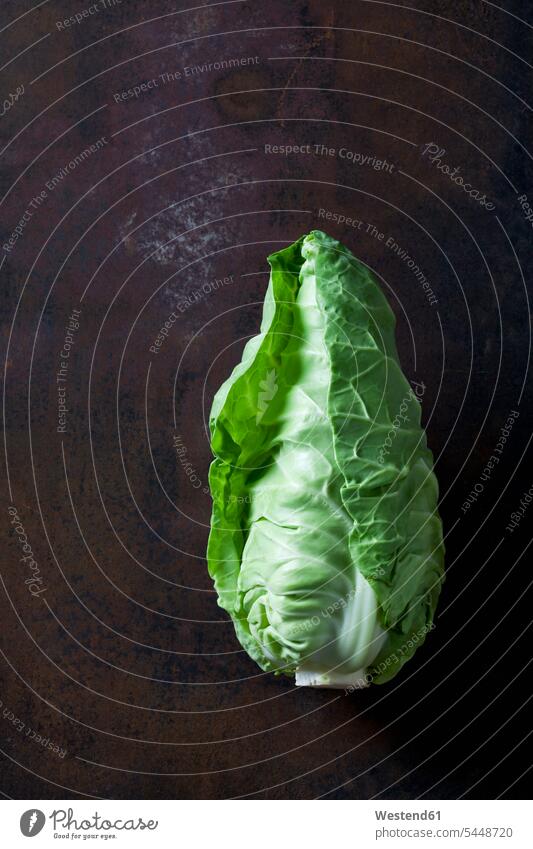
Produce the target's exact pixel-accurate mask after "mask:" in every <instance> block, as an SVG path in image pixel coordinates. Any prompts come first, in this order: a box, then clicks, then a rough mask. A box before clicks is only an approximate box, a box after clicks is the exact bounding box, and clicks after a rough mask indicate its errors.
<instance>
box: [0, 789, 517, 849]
mask: <svg viewBox="0 0 533 849" xmlns="http://www.w3.org/2000/svg"><path fill="white" fill-rule="evenodd" d="M530 816H531V813H530V805H529V803H528V802H521V801H496V802H495V801H451V800H444V801H427V802H411V801H392V802H368V801H356V800H354V801H339V802H335V803H334V804H328V802H327V801H323V802H319V801H301V802H296V801H257V800H253V801H252V800H250V801H244V800H243V801H227V802H226V801H222V800H219V801H197V800H191V801H189V800H163V801H162V800H157V801H150V800H120V799H119V800H116V801H87V800H83V801H43V802H35V801H4V802H3V808H2V844H3V845H4V846H6V847H9V849H11V847H14V846H28V841H29V840H30V839H32V838H35V844H32V845H34V846H35V849H38V847H47V846H56V847H57V846H61V845H63V844H64V843H65V842H66V841H70V843H69V844H68V845H69V846H70V845H72V843H77V844H79V845H82V844H83V845H85V846H87V845H92V846H94V845H96V846H102V845H103V844H107V845H111V846H119V845H120V846H122V847H127V846H132V847H136V846H154V847H157V849H166V847H172V849H176V847H180V846H184V847H187V849H188V847H191V846H193V847H196V846H199V847H204V846H206V847H209V849H213V847H217V846H219V845H220V846H224V847H225V846H231V847H232V849H275V848H276V847H278V846H282V847H294V849H301V847H304V849H329V847H331V846H332V844H333V841H335V843H336V844H337V846H341V845H342V846H343V847H346V849H367V847H369V846H376V847H380V846H382V847H391V849H392V847H395V848H396V847H397V849H401V847H411V848H412V847H417V846H422V845H424V846H426V847H431V846H434V847H435V849H437V847H442V849H445V847H450V849H452V846H453V847H457V846H461V847H462V846H464V847H484V846H493V847H501V849H507V847H509V849H531V847H532V846H533V830H532V827H531V819H530Z"/></svg>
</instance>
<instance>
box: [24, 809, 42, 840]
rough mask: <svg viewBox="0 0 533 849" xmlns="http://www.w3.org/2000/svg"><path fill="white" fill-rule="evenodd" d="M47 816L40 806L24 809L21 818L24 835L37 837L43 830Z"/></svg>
mask: <svg viewBox="0 0 533 849" xmlns="http://www.w3.org/2000/svg"><path fill="white" fill-rule="evenodd" d="M45 822H46V817H45V815H44V814H43V812H42V811H39V810H38V808H30V810H29V811H24V813H23V814H22V816H21V818H20V830H21V832H22V833H23V835H24V837H35V835H36V834H39V832H40V831H41V830H42V828H43V826H44V824H45Z"/></svg>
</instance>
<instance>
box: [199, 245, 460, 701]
mask: <svg viewBox="0 0 533 849" xmlns="http://www.w3.org/2000/svg"><path fill="white" fill-rule="evenodd" d="M268 260H269V263H270V267H271V275H270V282H269V286H268V289H267V292H266V296H265V303H264V309H263V319H262V323H261V328H260V333H259V334H258V335H257V336H255V337H254V338H253V339H251V340H250V341H249V342H248V343H247V345H246V347H245V349H244V352H243V355H242V360H241V362H240V364H239V365H238V366H237V367H236V368H235V369H234V370H233V373H232V374H231V376H230V377H229V379H228V380H226V382H225V383H224V384H223V385H222V386H221V387H220V389H219V390H218V392H217V394H216V395H215V398H214V401H213V406H212V410H211V416H210V432H211V446H212V451H213V454H214V457H215V459H214V461H213V463H212V465H211V468H210V473H209V483H210V489H211V494H212V498H213V514H212V521H211V532H210V536H209V543H208V552H207V555H208V557H207V559H208V568H209V572H210V575H211V576H212V578H213V580H214V584H215V589H216V591H217V594H218V600H219V604H220V606H221V607H222V608H224V610H226V611H227V612H228V613H229V615H230V616H231V618H232V620H233V623H234V626H235V631H236V634H237V637H238V639H239V641H240V643H241V645H242V646H243V647H244V649H245V650H246V651H247V652H248V654H249V655H250V656H251V657H252V658H253V659H254V660H255V661H256V662H257V663H258V664H259V666H260V667H261V668H262V669H263V670H265V671H273V672H275V673H278V674H280V673H285V674H287V675H291V676H292V675H294V676H295V679H296V684H298V685H308V686H316V687H337V688H340V687H342V688H350V687H351V688H356V687H361V686H365V685H366V684H368V683H369V682H371V681H372V682H375V683H383V682H385V681H388V680H389V679H391V678H392V677H393V676H394V675H395V674H396V673H397V672H398V671H399V669H400V668H401V666H402V665H403V663H404V662H405V661H406V660H408V659H409V658H410V657H412V655H413V654H414V652H415V650H416V648H417V647H419V646H420V645H421V644H422V643H423V642H424V639H425V636H426V634H427V632H428V631H429V630H430V629H431V628H432V627H433V624H432V623H433V616H434V612H435V608H436V605H437V600H438V596H439V592H440V587H441V583H442V580H443V574H444V563H443V561H444V548H443V542H442V525H441V521H440V518H439V515H438V512H437V501H438V487H437V481H436V478H435V475H434V473H433V457H432V454H431V451H430V450H429V449H428V447H427V443H426V436H425V432H424V430H423V429H422V427H421V424H420V414H421V407H420V402H419V400H418V397H417V392H416V391H415V390H414V388H413V386H411V385H410V383H409V382H408V381H407V379H406V378H405V376H404V375H403V373H402V370H401V367H400V365H399V360H398V354H397V351H396V343H395V337H394V329H395V320H394V314H393V312H392V310H391V309H390V307H389V305H388V303H387V301H386V299H385V297H384V295H383V293H382V292H381V289H380V287H379V285H378V283H377V282H376V280H375V279H374V277H373V276H372V274H371V273H370V272H369V270H368V269H367V268H366V266H364V265H363V264H362V263H361V262H359V261H358V260H357V259H356V258H355V257H354V256H353V255H352V254H351V253H350V251H349V250H347V248H345V247H343V246H342V245H341V244H340V243H339V242H337V241H335V240H334V239H332V238H330V237H329V236H327V235H326V234H325V233H322V232H321V231H317V230H315V231H313V232H311V233H310V234H309V235H307V236H305V237H302V238H301V239H299V240H298V241H297V242H295V243H294V244H293V245H290V246H289V247H287V248H285V249H284V250H281V251H279V252H277V253H274V254H272V255H271V256H270V257H269V258H268ZM417 386H418V385H417Z"/></svg>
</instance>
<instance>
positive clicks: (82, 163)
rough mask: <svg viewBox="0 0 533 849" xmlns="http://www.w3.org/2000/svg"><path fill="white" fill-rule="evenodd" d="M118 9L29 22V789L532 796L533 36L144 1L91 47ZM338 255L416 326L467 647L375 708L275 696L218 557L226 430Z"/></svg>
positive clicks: (11, 477) (20, 486)
mask: <svg viewBox="0 0 533 849" xmlns="http://www.w3.org/2000/svg"><path fill="white" fill-rule="evenodd" d="M89 5H90V4H88V3H87V4H86V5H85V6H84V5H83V3H79V4H78V3H66V2H63V3H61V2H56V0H48V2H44V3H41V4H40V6H39V7H36V8H35V9H34V10H32V11H30V9H31V4H30V3H28V2H27V0H23V1H22V2H19V0H17V2H14V0H6V2H4V3H2V9H1V13H0V14H1V18H2V26H4V25H5V26H6V27H7V28H6V29H4V30H3V31H2V32H1V33H0V38H1V39H2V44H3V47H4V49H3V56H4V57H5V59H4V61H6V62H7V61H10V64H9V65H8V66H7V67H6V68H5V71H4V72H3V77H2V98H7V101H6V103H5V104H4V107H3V110H2V111H3V114H2V117H1V118H0V122H1V123H0V126H1V130H2V142H3V144H2V148H3V153H2V156H1V158H0V168H1V187H0V188H1V189H2V198H3V201H2V217H1V227H2V233H1V240H2V251H1V259H2V263H3V264H2V268H1V274H2V277H3V286H4V290H5V291H6V295H7V298H6V301H5V309H4V311H3V325H2V332H3V341H4V346H5V347H4V350H5V352H6V371H5V409H6V430H5V433H6V458H7V463H8V466H7V471H8V476H6V484H5V487H4V489H3V502H4V527H5V531H6V536H5V544H4V545H5V547H4V552H5V554H4V557H3V558H2V569H1V574H2V580H3V583H4V586H3V591H2V602H1V605H2V613H1V622H2V629H1V630H2V635H1V642H2V645H1V648H2V652H3V657H2V658H0V663H1V671H2V684H1V687H2V690H1V693H0V699H1V702H2V707H1V711H2V716H0V723H1V724H0V731H1V737H2V741H3V742H2V752H3V754H2V756H1V757H2V790H3V792H4V793H5V794H7V795H8V796H11V797H14V798H35V799H38V798H54V797H56V798H57V797H60V798H61V797H70V796H72V797H73V798H76V797H85V796H97V797H103V798H143V797H144V798H228V797H235V796H240V795H252V796H254V795H255V797H256V798H293V797H294V798H312V797H315V796H320V795H322V794H329V795H328V796H327V798H338V799H341V798H369V797H373V796H375V795H376V794H378V795H380V797H382V798H414V797H418V796H420V795H425V796H426V797H427V798H456V797H458V796H460V795H462V794H465V795H466V796H467V797H472V798H483V797H489V798H492V797H495V796H497V795H499V794H504V795H507V796H510V797H520V796H522V795H524V793H525V778H524V777H523V773H524V770H525V769H526V768H527V766H528V764H529V759H528V753H527V746H525V745H523V744H522V741H523V739H524V735H525V733H526V731H527V727H528V725H529V722H528V717H527V707H524V704H525V700H526V699H527V697H528V691H529V686H528V685H529V681H530V675H529V673H528V671H527V668H526V667H525V664H526V662H527V657H528V655H529V652H528V651H527V648H528V646H527V644H526V642H525V639H527V635H526V638H524V636H521V634H522V633H523V630H524V628H525V627H526V625H527V623H528V622H529V620H530V605H528V604H527V602H526V598H525V596H524V595H523V593H524V590H525V588H526V586H527V584H528V578H529V569H528V568H526V562H529V559H530V555H529V554H528V553H527V552H526V553H525V554H524V555H523V556H522V554H523V552H524V549H525V546H526V544H527V542H528V530H529V527H530V523H531V517H532V516H533V509H532V511H531V513H530V514H528V513H527V506H528V503H529V502H527V501H526V502H525V504H526V509H525V511H524V516H523V517H521V518H520V521H519V522H518V523H517V525H516V526H512V527H511V529H509V523H510V522H511V521H512V520H511V514H512V513H513V512H514V513H516V511H517V510H518V509H522V508H520V501H521V499H523V497H524V493H525V492H527V490H528V489H529V487H530V486H531V484H532V481H531V477H530V475H531V472H530V465H531V464H530V463H529V462H528V454H527V446H528V444H529V443H528V440H529V438H530V430H531V428H530V406H529V395H530V385H529V383H528V381H527V367H528V346H529V305H528V301H527V297H526V294H525V288H524V283H523V279H522V274H523V275H524V277H525V278H526V280H527V277H528V273H529V272H530V265H529V264H528V263H530V253H529V255H528V252H529V247H530V243H531V225H530V223H528V221H527V220H526V216H525V212H524V209H522V208H521V206H520V203H519V201H518V200H517V197H520V196H522V195H523V193H527V192H528V184H529V181H530V176H531V158H530V156H529V154H528V153H527V152H526V151H525V150H524V147H523V146H524V145H526V146H527V142H528V129H530V126H531V125H530V117H529V116H530V111H529V107H528V106H527V104H526V103H525V101H527V100H528V96H529V94H530V91H531V78H530V76H529V70H530V69H529V67H528V66H527V64H526V61H525V60H527V61H529V60H530V59H531V50H530V41H529V32H528V27H527V26H526V25H525V24H524V23H522V22H521V21H520V20H519V18H520V17H524V16H527V15H528V11H529V10H528V9H525V8H524V4H520V3H518V2H508V3H506V4H505V8H504V9H499V8H498V7H497V5H494V4H490V3H484V2H476V3H468V4H467V3H464V2H459V1H458V0H456V1H455V2H454V0H439V2H433V3H429V2H425V0H420V2H416V3H415V4H414V5H413V6H412V7H409V8H408V7H407V6H404V7H403V8H402V6H401V5H400V4H396V3H381V2H369V0H368V1H367V2H363V0H355V2H347V1H346V2H342V0H332V2H329V3H327V4H325V3H322V2H318V0H311V2H293V3H287V2H282V1H281V0H271V2H269V3H266V4H259V3H246V2H228V3H219V4H217V5H209V4H205V6H204V7H200V8H198V7H197V8H195V9H194V10H191V11H188V10H187V6H186V4H185V3H183V2H181V0H180V2H168V0H160V2H158V3H157V4H154V3H148V2H140V0H138V2H133V0H131V2H126V0H122V3H120V4H119V3H117V4H115V5H113V4H110V6H109V8H103V5H102V4H101V3H100V6H99V8H98V11H97V12H95V13H93V14H88V16H87V17H85V18H83V17H82V19H81V20H80V22H79V23H78V22H76V21H74V23H73V24H71V25H70V26H65V24H61V21H63V20H64V19H65V18H67V17H68V16H71V15H75V14H76V13H82V11H83V9H84V8H85V9H87V8H88V7H89ZM190 5H191V6H192V5H194V4H190ZM526 5H527V4H526ZM415 6H416V8H415ZM25 12H28V14H25V15H24V13H25ZM19 16H21V17H19ZM516 16H518V17H516ZM11 22H12V23H11ZM39 39H41V40H39ZM30 45H34V46H33V47H31V49H28V50H27V49H26V48H28V47H29V46H30ZM242 59H245V60H246V61H245V62H242V61H241V60H242ZM229 60H233V61H231V62H230V61H229ZM236 60H238V64H237V62H236ZM209 63H212V67H209ZM215 63H216V66H215ZM195 66H200V70H197V71H196V72H187V71H186V68H189V69H190V68H194V67H195ZM165 75H166V76H165ZM142 84H144V90H141V91H140V92H139V93H138V96H137V95H136V94H135V93H134V94H133V96H131V97H128V96H127V94H124V92H126V93H127V90H128V89H133V88H134V87H135V86H139V87H140V86H141V85H142ZM21 87H23V91H21V90H20V89H21ZM17 89H18V97H17V96H16V92H17ZM10 95H13V97H11V98H10V97H9V96H10ZM6 104H7V105H6ZM98 139H101V142H100V144H99V145H96V143H97V141H98ZM428 144H434V145H436V146H437V148H438V149H443V150H444V151H445V152H444V153H443V154H440V155H439V157H437V158H438V159H440V161H441V165H448V166H449V168H450V170H451V171H452V172H453V169H454V168H456V167H457V168H459V169H460V171H457V172H455V176H457V174H461V175H464V179H465V182H468V183H469V184H470V185H471V186H472V187H473V189H476V190H479V195H481V196H483V195H485V196H486V201H481V202H480V200H479V197H478V198H475V197H472V196H470V195H468V194H466V193H465V191H464V189H463V188H462V187H461V186H460V185H458V183H457V182H454V181H453V179H451V176H450V175H449V174H446V173H444V172H443V170H439V168H438V164H439V163H438V162H437V161H435V162H431V160H430V156H429V152H427V153H425V154H424V149H425V146H426V145H428ZM91 145H96V148H95V149H94V150H91V147H90V146H91ZM265 145H301V146H304V150H303V151H302V152H300V153H291V154H290V155H283V154H281V153H272V152H271V153H268V152H265ZM306 145H309V151H307V149H305V146H306ZM315 145H317V146H319V147H318V152H317V149H316V148H315ZM322 145H323V146H325V148H327V150H324V149H322V147H320V146H322ZM87 149H88V150H89V151H90V152H89V153H88V154H84V156H83V157H82V158H81V159H80V158H79V157H80V154H81V153H82V152H83V151H84V150H87ZM331 150H332V151H333V153H331V154H330V152H329V151H331ZM341 151H351V152H352V153H353V154H357V156H356V158H355V161H354V160H353V159H352V160H351V159H348V158H347V156H346V153H341ZM76 157H78V159H77V160H76ZM358 157H359V158H358ZM364 157H366V159H365V158H364ZM372 157H375V160H373V162H374V165H372V164H368V163H369V162H370V161H371V158H372ZM384 160H386V164H385V163H384ZM377 162H381V163H382V164H381V165H380V166H379V167H378V166H377V165H376V163H377ZM72 163H74V164H73V165H72ZM389 166H392V167H389ZM61 175H62V176H61ZM452 176H453V174H452ZM54 177H57V181H56V183H55V184H53V183H50V181H51V180H53V178H54ZM47 183H48V184H49V185H51V186H52V188H51V189H50V188H49V187H47ZM43 191H44V192H45V196H42V198H41V200H42V202H41V203H40V205H37V204H34V206H31V202H32V199H33V198H34V197H35V196H36V195H38V194H39V193H41V192H43ZM486 204H489V208H487V206H486ZM492 204H493V205H494V206H493V208H492V209H491V208H490V205H492ZM320 210H325V211H328V212H330V213H333V214H334V215H336V216H339V215H344V216H347V217H350V218H353V219H357V220H358V221H361V222H362V224H361V225H360V226H359V225H357V226H351V225H349V226H347V225H346V224H341V225H339V223H338V218H337V220H335V219H333V218H332V217H330V219H329V220H326V219H325V218H324V217H323V215H324V214H325V213H321V212H320ZM526 211H527V210H526ZM25 213H27V214H26V219H27V220H25V221H23V223H21V224H20V227H19V230H20V233H19V235H18V236H17V237H16V238H15V237H14V236H13V235H12V234H13V233H14V231H15V229H16V228H17V225H19V223H20V222H21V219H23V217H24V215H25ZM372 225H373V227H374V228H375V230H372ZM313 228H321V229H326V230H327V231H328V232H329V233H330V234H331V235H333V236H335V237H337V238H339V239H341V240H342V241H343V242H345V243H346V244H347V245H348V246H349V247H350V248H351V249H352V250H353V251H354V253H355V254H356V255H357V256H359V257H360V258H361V259H362V260H363V261H364V262H366V263H367V264H368V265H369V266H370V267H371V268H373V269H374V271H375V272H376V274H378V275H379V277H380V279H381V280H382V283H383V285H384V288H385V291H386V292H387V294H388V297H389V299H390V302H391V304H392V306H393V308H394V309H395V311H396V313H397V317H398V344H399V349H400V355H401V359H402V364H403V366H404V369H405V371H406V373H407V374H408V376H409V377H410V378H411V379H416V380H419V381H423V382H424V384H425V386H426V391H425V394H424V398H423V411H424V421H425V422H426V424H427V430H428V436H429V442H430V445H431V447H432V449H433V451H434V453H435V457H436V464H437V465H436V469H437V474H438V477H439V481H440V485H441V495H442V508H441V509H442V515H443V518H444V522H445V531H446V548H447V567H448V571H447V582H446V585H445V589H444V593H443V597H442V603H441V607H440V616H439V617H438V621H437V628H436V630H435V631H434V632H433V633H432V634H430V636H429V638H428V640H427V642H426V644H425V646H424V647H423V648H421V649H420V650H419V652H418V653H417V656H416V659H415V660H414V661H413V662H412V663H411V664H410V665H409V667H408V668H405V669H404V671H403V672H402V674H401V675H400V676H399V677H398V678H397V679H395V680H394V681H393V682H391V683H390V684H388V685H386V686H383V687H375V688H373V689H371V690H369V691H365V692H359V693H356V694H354V695H351V696H346V695H344V694H343V693H338V692H332V691H330V692H328V691H314V690H309V689H301V690H299V689H295V688H294V687H293V685H292V683H291V682H290V681H288V680H281V679H277V678H275V677H273V676H271V675H265V674H262V673H261V672H260V670H258V668H257V667H256V666H255V664H254V663H253V662H252V661H251V660H250V659H249V658H248V657H247V656H246V654H245V653H244V652H243V651H241V650H240V646H239V645H238V643H237V641H236V639H235V637H234V633H233V628H232V626H231V625H230V623H229V622H228V619H227V617H226V616H225V615H224V614H223V612H222V611H221V610H220V609H219V608H218V607H217V604H216V598H215V595H214V593H213V591H212V586H211V582H210V580H209V577H208V575H207V571H206V563H205V559H204V553H205V545H206V540H207V529H208V523H209V516H210V498H209V494H208V492H207V491H206V485H207V472H208V465H209V462H210V451H209V446H208V441H207V437H206V415H207V411H208V409H209V406H210V403H211V399H212V396H213V393H214V391H215V390H216V388H217V387H218V386H219V385H220V383H221V381H222V380H223V379H224V378H225V377H226V376H227V374H228V373H229V371H230V369H231V368H232V366H233V365H234V364H235V363H236V362H237V361H238V360H239V358H240V354H241V351H242V347H243V344H244V341H245V340H246V339H247V338H248V337H249V335H250V334H253V333H255V332H256V330H257V327H258V321H259V317H260V309H261V303H262V299H263V296H264V292H265V286H266V281H267V275H266V268H267V266H266V261H265V257H266V255H267V254H268V253H269V252H271V251H272V250H275V249H278V248H280V247H281V246H283V245H284V244H286V243H287V242H289V241H291V240H293V239H295V238H297V237H298V236H299V235H300V234H302V233H303V232H306V231H309V230H310V229H313ZM379 234H383V235H382V236H380V235H379ZM10 238H12V239H14V241H13V242H12V244H10V243H9V239H10ZM390 239H393V240H394V243H395V244H397V245H398V246H399V249H398V250H401V251H405V252H407V255H408V256H407V258H406V256H405V255H404V254H400V253H398V252H395V251H394V250H393V247H392V246H391V242H390V241H389V240H390ZM409 258H412V260H413V263H414V264H416V266H418V268H419V269H420V270H421V273H423V274H424V276H425V278H426V279H427V281H429V285H430V287H431V290H432V292H433V294H434V296H435V298H436V302H433V303H430V300H429V299H428V294H427V287H426V288H424V286H423V284H422V282H421V278H418V279H417V277H416V273H415V271H414V269H413V266H411V267H410V266H409ZM225 278H229V279H225ZM214 281H217V282H214ZM195 293H196V294H195ZM187 299H188V300H187ZM73 310H80V314H79V315H78V314H77V313H73ZM172 314H174V316H175V320H174V319H172V318H171V319H170V322H169V325H168V327H167V331H166V332H167V335H164V336H159V342H161V343H162V344H159V345H158V344H156V339H158V334H159V332H160V329H161V328H164V326H165V322H166V321H168V320H169V316H171V315H172ZM71 316H74V319H75V320H74V321H73V322H71V327H72V328H73V329H72V331H71V333H72V340H69V339H67V343H68V344H70V348H69V349H68V354H69V356H68V358H67V357H64V356H62V351H64V346H65V338H66V336H67V327H68V324H69V317H71ZM76 324H79V327H76V326H75V325H76ZM151 347H152V348H153V349H154V350H155V351H156V352H157V353H154V351H151V350H150V348H151ZM65 353H66V352H65ZM62 362H63V363H65V362H66V366H62V365H61V363H62ZM61 368H63V369H64V373H63V372H61ZM58 375H59V378H60V379H59V382H58ZM59 389H61V390H64V391H65V392H64V395H63V396H61V398H63V399H66V401H65V404H64V405H65V406H66V407H67V412H65V414H64V417H63V418H62V419H61V420H60V419H59V412H58V403H59V400H60V396H58V391H59ZM513 410H514V411H517V412H519V416H518V418H515V419H513V422H514V423H513V425H512V428H511V430H510V432H509V435H508V438H507V440H506V442H505V444H504V446H503V450H502V452H501V453H500V454H499V455H498V461H497V462H495V463H494V464H493V468H491V469H490V471H489V472H487V470H486V466H487V463H488V462H489V458H490V457H491V456H494V451H495V448H496V446H497V444H498V441H499V439H500V435H501V428H502V427H504V425H505V423H506V421H507V419H508V417H509V415H510V414H511V411H513ZM63 424H64V432H61V430H60V431H59V432H58V427H59V428H63ZM176 438H178V439H179V440H181V442H179V443H178V447H179V448H180V451H179V452H177V451H176ZM183 449H185V453H183ZM483 475H485V476H484V477H483ZM472 491H474V496H473V497H472V498H471V503H470V504H469V505H468V507H465V506H464V505H465V502H466V501H467V499H468V496H469V494H470V493H471V492H472ZM10 505H12V506H13V509H15V510H16V511H17V512H16V516H15V514H14V513H13V512H11V513H9V512H8V508H9V507H10ZM19 520H20V525H17V528H18V532H19V536H20V534H21V531H20V528H21V527H22V528H23V530H24V532H25V533H26V537H24V539H22V540H20V539H19V540H17V531H16V528H15V525H16V524H17V522H18V521H19ZM25 539H27V540H28V542H27V544H28V545H30V546H31V555H30V554H28V552H27V550H24V551H23V550H22V544H23V543H24V540H25ZM22 556H26V557H31V556H33V558H34V560H35V562H36V564H37V566H34V567H33V572H32V570H31V568H30V563H31V560H29V559H27V560H25V561H22V560H21V557H22ZM37 567H38V570H39V571H38V572H37V571H36V569H37ZM37 578H40V579H41V581H40V582H39V581H37V580H35V579H37ZM31 579H33V583H25V581H26V580H28V581H29V580H31ZM32 592H33V595H32ZM36 734H39V735H41V738H42V739H41V740H38V739H37V738H36V737H35V735H36ZM48 744H49V745H48ZM54 748H55V749H57V751H55V750H54Z"/></svg>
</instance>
